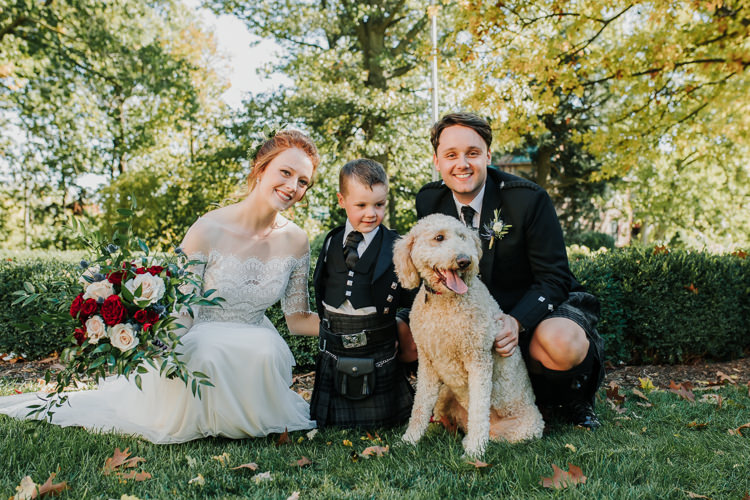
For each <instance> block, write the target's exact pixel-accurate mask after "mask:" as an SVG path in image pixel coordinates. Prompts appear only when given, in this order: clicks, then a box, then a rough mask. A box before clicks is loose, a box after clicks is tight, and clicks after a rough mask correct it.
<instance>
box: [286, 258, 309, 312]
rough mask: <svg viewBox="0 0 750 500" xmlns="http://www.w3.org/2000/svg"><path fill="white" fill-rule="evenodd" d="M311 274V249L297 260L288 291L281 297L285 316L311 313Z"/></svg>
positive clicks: (287, 285)
mask: <svg viewBox="0 0 750 500" xmlns="http://www.w3.org/2000/svg"><path fill="white" fill-rule="evenodd" d="M309 274H310V247H309V246H308V247H307V249H306V251H305V254H304V255H303V256H302V257H300V258H299V259H295V263H294V268H293V269H292V273H291V275H290V276H289V282H288V283H287V284H286V291H285V292H284V295H283V296H282V297H281V310H282V311H283V312H284V314H285V315H291V314H297V313H309V312H310V297H309V293H308V288H307V277H308V275H309Z"/></svg>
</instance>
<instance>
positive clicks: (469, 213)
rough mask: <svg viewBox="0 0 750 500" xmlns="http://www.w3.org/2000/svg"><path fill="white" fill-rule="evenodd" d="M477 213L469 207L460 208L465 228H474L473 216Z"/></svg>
mask: <svg viewBox="0 0 750 500" xmlns="http://www.w3.org/2000/svg"><path fill="white" fill-rule="evenodd" d="M475 213H477V212H476V210H474V209H473V208H471V207H470V206H469V205H464V206H462V207H461V218H462V219H463V220H464V224H466V225H467V226H469V227H471V228H473V227H474V214H475Z"/></svg>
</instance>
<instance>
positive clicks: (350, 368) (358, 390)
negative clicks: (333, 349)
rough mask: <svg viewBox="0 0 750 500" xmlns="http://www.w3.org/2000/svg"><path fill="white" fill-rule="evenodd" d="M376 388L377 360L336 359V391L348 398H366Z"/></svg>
mask: <svg viewBox="0 0 750 500" xmlns="http://www.w3.org/2000/svg"><path fill="white" fill-rule="evenodd" d="M374 390H375V360H374V359H372V358H345V357H339V359H338V361H336V392H338V393H339V394H340V395H342V396H344V397H346V398H348V399H354V400H357V399H364V398H366V397H368V396H370V395H371V394H372V393H373V391H374Z"/></svg>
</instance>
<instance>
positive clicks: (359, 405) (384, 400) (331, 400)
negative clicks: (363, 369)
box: [310, 315, 414, 428]
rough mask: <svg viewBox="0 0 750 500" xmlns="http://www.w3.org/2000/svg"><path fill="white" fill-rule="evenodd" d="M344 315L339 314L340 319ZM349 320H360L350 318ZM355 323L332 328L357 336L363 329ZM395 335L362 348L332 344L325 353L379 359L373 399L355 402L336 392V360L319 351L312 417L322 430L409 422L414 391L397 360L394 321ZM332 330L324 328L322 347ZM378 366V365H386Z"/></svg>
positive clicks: (376, 361) (339, 332)
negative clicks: (379, 363)
mask: <svg viewBox="0 0 750 500" xmlns="http://www.w3.org/2000/svg"><path fill="white" fill-rule="evenodd" d="M340 316H341V315H335V316H334V317H339V319H340ZM349 318H352V319H354V318H357V317H356V316H349ZM355 325H356V322H355V323H348V322H343V323H342V322H340V321H339V322H338V324H337V323H336V322H335V321H334V322H333V325H332V326H331V329H332V330H334V331H335V332H336V334H345V333H355V332H358V331H360V330H362V326H358V327H357V326H355ZM391 331H392V335H387V336H386V338H384V339H382V340H381V341H379V342H377V343H375V344H371V343H370V342H368V345H365V346H362V347H355V348H350V349H344V348H342V347H335V346H332V345H330V343H328V344H327V345H325V350H326V351H328V352H329V353H331V354H333V355H335V356H337V357H341V356H344V357H351V358H372V359H374V360H375V363H376V367H375V387H374V390H373V392H372V394H371V395H370V396H367V397H366V398H364V399H359V400H352V399H348V398H347V397H345V396H342V395H341V394H339V393H338V391H337V390H336V387H335V384H336V359H334V358H333V356H331V355H330V354H327V353H326V352H324V351H323V350H321V351H320V352H318V357H317V360H316V364H315V386H314V388H313V394H312V399H311V401H310V418H312V419H313V420H315V421H317V423H318V427H327V426H339V427H361V428H375V427H390V426H394V425H399V424H401V423H403V422H405V421H406V420H408V418H409V416H410V414H411V407H412V404H413V402H414V390H413V389H412V387H411V384H410V383H409V380H408V379H407V378H406V373H405V370H404V366H403V364H402V363H400V362H399V360H398V359H397V355H398V352H397V347H396V342H397V340H398V332H397V330H396V324H395V322H393V327H392V330H391ZM327 334H330V331H328V333H326V329H325V327H324V326H323V325H321V331H320V335H321V337H320V347H321V349H323V347H324V343H323V339H324V338H325V336H326V335H327ZM386 360H390V361H387V362H385V363H382V366H380V367H378V366H377V364H378V362H383V361H386Z"/></svg>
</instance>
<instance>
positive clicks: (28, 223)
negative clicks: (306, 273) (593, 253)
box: [0, 0, 750, 251]
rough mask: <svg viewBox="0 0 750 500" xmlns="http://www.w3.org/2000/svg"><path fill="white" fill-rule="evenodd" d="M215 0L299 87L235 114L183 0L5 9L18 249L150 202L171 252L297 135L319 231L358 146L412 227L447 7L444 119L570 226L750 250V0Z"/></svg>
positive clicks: (204, 34)
mask: <svg viewBox="0 0 750 500" xmlns="http://www.w3.org/2000/svg"><path fill="white" fill-rule="evenodd" d="M203 4H204V5H205V6H206V7H208V8H210V9H211V10H213V11H214V12H216V13H219V14H230V15H233V16H236V17H237V18H238V19H240V20H242V21H243V22H244V23H245V24H246V26H247V27H248V29H249V30H250V31H251V32H252V33H253V34H255V35H257V36H259V37H262V38H268V39H272V40H274V41H275V42H276V43H277V45H278V47H279V57H277V58H276V59H275V62H274V63H272V64H271V65H270V66H269V67H268V68H267V71H269V72H271V71H273V72H277V73H279V74H282V75H284V76H285V77H286V78H285V81H286V82H288V83H285V84H284V85H283V86H282V87H279V88H277V89H275V90H272V91H269V92H268V93H266V94H254V95H248V96H247V99H246V101H245V103H244V106H243V107H242V109H240V110H238V111H231V110H229V109H227V107H226V105H225V104H223V102H222V101H221V98H220V97H221V94H222V92H223V91H224V90H225V89H226V87H227V85H228V83H227V82H226V80H225V79H224V78H223V77H222V76H221V75H222V74H225V73H226V72H224V71H223V69H224V67H225V64H226V62H225V61H224V60H223V59H222V56H221V55H220V54H219V53H218V52H217V49H216V42H215V39H214V35H213V34H212V33H210V32H209V31H208V30H207V29H206V28H205V27H204V26H202V25H201V22H200V21H199V18H198V16H197V15H196V14H195V9H194V8H191V7H188V6H187V5H186V4H184V3H183V1H182V0H156V1H152V2H145V1H143V0H117V1H114V2H104V3H102V2H99V1H94V0H69V1H65V2H58V1H39V2H31V1H27V0H0V9H2V12H3V13H4V14H6V15H5V17H4V18H3V19H2V20H0V126H1V127H0V129H1V130H2V133H0V178H2V180H3V181H4V182H3V183H2V185H0V211H1V212H0V237H3V238H4V244H3V246H4V247H5V248H62V249H64V248H68V247H69V246H70V245H74V244H75V243H74V242H73V241H71V239H70V237H69V236H68V235H67V234H66V233H65V232H64V231H63V230H62V227H63V223H64V221H65V219H66V218H67V217H68V216H70V215H76V216H79V217H84V218H88V219H89V222H92V223H94V224H97V225H99V226H101V227H103V228H104V229H108V228H110V226H111V224H112V221H113V220H114V215H113V214H115V213H116V208H118V207H120V208H121V207H127V206H128V205H129V201H128V199H127V197H128V196H129V195H131V194H134V195H135V196H136V197H137V198H138V199H139V200H143V201H144V203H143V204H142V205H143V209H142V210H141V211H140V213H139V221H138V224H139V225H140V227H137V228H136V229H137V230H138V232H139V234H142V235H143V236H144V237H145V238H146V239H147V240H148V241H149V243H150V245H151V246H152V247H154V248H155V249H165V248H166V247H168V246H170V245H172V244H174V243H176V242H178V241H179V240H180V239H181V238H182V236H183V234H184V232H185V230H186V228H187V227H189V226H190V224H192V223H193V222H194V221H195V219H196V218H197V217H198V216H200V215H201V214H202V213H204V212H206V211H207V210H210V209H211V208H213V207H215V206H219V205H223V204H226V203H230V202H231V201H232V199H233V198H232V195H234V194H236V193H237V192H238V191H241V189H240V188H239V187H240V186H241V181H242V178H243V177H244V176H245V175H246V174H247V171H248V162H247V159H246V157H247V154H246V152H247V150H248V148H249V147H250V146H252V144H253V143H254V142H255V141H256V140H258V139H259V138H260V137H262V135H263V131H264V130H271V129H275V128H278V127H279V126H283V125H286V126H294V127H299V128H301V129H303V130H304V131H306V132H308V133H309V134H311V135H312V136H313V138H314V139H315V140H316V142H317V143H318V144H319V146H320V149H321V152H322V154H323V163H322V165H321V168H320V171H319V176H318V183H317V185H316V187H315V189H313V190H311V192H310V193H309V195H308V197H307V200H306V201H307V204H306V205H299V206H298V207H296V209H295V214H294V218H295V220H296V221H297V222H299V223H300V224H302V225H304V226H305V227H306V228H307V229H308V232H309V234H310V236H315V235H317V234H318V233H320V232H323V231H325V229H328V228H330V227H332V226H335V225H337V224H339V223H341V222H342V220H343V212H342V211H341V210H339V209H338V208H337V207H336V201H335V196H334V194H335V191H336V189H337V185H336V184H337V177H336V173H337V170H338V168H339V167H340V166H341V165H343V163H344V162H346V161H348V160H350V159H353V158H356V157H361V156H369V157H372V158H375V159H376V160H378V161H380V162H381V163H383V165H384V166H385V167H386V170H387V171H388V173H389V175H390V178H391V190H390V193H389V196H390V199H389V206H388V214H387V219H386V223H387V224H388V225H390V226H392V227H394V228H395V229H397V230H398V231H400V232H404V231H406V230H407V229H408V228H409V227H410V225H411V224H412V223H413V222H414V217H415V213H414V210H413V199H414V195H415V193H416V191H417V190H418V189H419V188H420V187H421V186H422V185H423V184H424V183H425V182H427V181H428V180H430V179H431V177H432V165H431V161H430V157H431V151H430V148H429V144H428V139H427V138H428V130H429V127H430V121H431V116H430V113H429V109H430V90H431V87H432V83H431V81H430V68H429V63H430V61H431V57H432V55H433V53H432V48H431V45H430V36H429V26H430V19H431V16H432V15H435V16H436V19H437V37H438V50H437V54H436V55H437V56H438V66H439V75H440V81H439V90H440V99H439V103H440V112H441V113H443V112H447V111H453V110H458V109H466V110H473V111H475V112H478V113H480V114H482V115H485V116H487V117H488V118H489V119H490V120H491V123H492V126H493V130H494V135H495V141H494V144H493V149H494V150H495V152H496V155H495V157H496V158H500V157H502V156H503V154H511V155H515V156H524V157H526V156H528V157H529V159H530V162H531V167H530V169H529V170H528V171H525V172H523V175H526V176H528V177H530V178H531V179H533V180H534V181H535V182H537V183H539V184H540V185H542V186H543V187H545V188H546V189H547V190H548V191H549V192H550V195H551V196H552V198H553V200H554V202H555V205H556V207H557V210H558V213H559V215H560V219H561V222H562V224H563V228H564V230H565V233H566V236H567V237H568V238H571V239H575V238H576V237H577V235H578V234H579V233H585V232H590V231H598V232H604V233H607V234H610V235H612V236H613V237H615V238H616V241H617V244H618V245H620V246H621V245H626V244H628V243H629V242H630V240H631V239H636V240H640V241H642V242H659V243H662V244H663V243H667V242H668V243H669V244H670V245H671V246H673V247H684V248H691V249H709V250H712V251H727V250H729V251H732V250H734V249H737V248H745V249H746V248H747V247H748V246H749V245H750V236H749V235H748V232H747V231H746V228H747V227H748V226H750V210H747V207H748V202H749V201H750V182H748V181H750V173H749V172H750V161H748V160H750V141H748V130H750V127H748V125H749V124H748V116H750V109H749V107H750V99H748V95H750V93H748V90H749V88H748V71H747V67H748V64H750V56H748V54H750V40H749V39H748V30H747V26H748V23H750V21H749V19H750V13H749V11H750V5H749V4H748V1H747V0H712V1H688V0H683V1H679V0H670V1H664V2H653V1H647V0H616V1H609V0H607V1H605V0H592V1H590V2H579V1H577V0H532V1H523V2H520V1H517V2H514V1H511V2H499V3H494V4H493V3H486V2H475V1H472V0H467V1H461V2H453V1H447V0H446V1H444V2H438V3H437V5H436V6H434V7H431V8H429V9H428V5H427V4H426V3H425V2H418V1H415V0H407V1H404V0H388V1H377V2H376V1H374V0H367V1H362V2H348V1H342V0H325V1H317V0H316V1H306V0H283V1H282V0H269V1H266V2H248V1H244V0H205V1H204V2H203ZM514 171H515V170H514ZM92 174H97V175H103V176H104V177H103V178H104V179H106V180H105V183H104V185H103V186H101V187H100V188H99V189H97V190H96V191H92V190H91V189H90V188H89V187H87V186H89V185H90V184H88V183H87V182H86V179H90V175H92ZM146 200H148V203H145V201H146Z"/></svg>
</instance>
